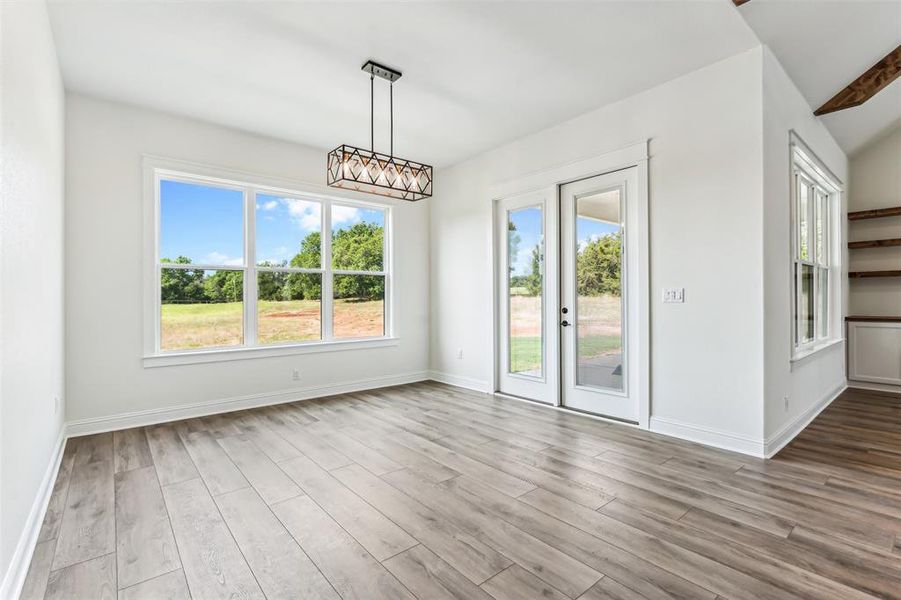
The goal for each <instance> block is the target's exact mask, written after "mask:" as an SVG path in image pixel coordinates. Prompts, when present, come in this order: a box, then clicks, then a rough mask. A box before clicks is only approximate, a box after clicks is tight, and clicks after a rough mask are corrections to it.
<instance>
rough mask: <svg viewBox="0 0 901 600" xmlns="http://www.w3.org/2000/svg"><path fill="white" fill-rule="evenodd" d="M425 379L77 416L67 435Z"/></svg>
mask: <svg viewBox="0 0 901 600" xmlns="http://www.w3.org/2000/svg"><path fill="white" fill-rule="evenodd" d="M427 379H429V373H427V372H426V371H419V372H415V373H406V374H403V375H388V376H384V377H371V378H369V379H358V380H355V381H346V382H342V383H336V384H331V385H323V386H315V387H301V388H293V389H288V390H280V391H276V392H267V393H263V394H250V395H247V396H234V397H232V398H224V399H221V400H212V401H208V402H196V403H194V404H182V405H180V406H173V407H166V408H153V409H150V410H141V411H135V412H129V413H122V414H118V415H111V416H106V417H96V418H89V419H79V420H77V421H71V422H69V425H68V435H69V437H76V436H80V435H91V434H94V433H103V432H105V431H116V430H119V429H130V428H132V427H145V426H147V425H155V424H157V423H167V422H169V421H179V420H181V419H190V418H193V417H202V416H205V415H212V414H218V413H226V412H232V411H235V410H244V409H247V408H256V407H258V406H271V405H274V404H283V403H285V402H294V401H297V400H309V399H311V398H321V397H324V396H333V395H335V394H348V393H351V392H361V391H364V390H372V389H376V388H380V387H388V386H392V385H401V384H404V383H414V382H417V381H425V380H427Z"/></svg>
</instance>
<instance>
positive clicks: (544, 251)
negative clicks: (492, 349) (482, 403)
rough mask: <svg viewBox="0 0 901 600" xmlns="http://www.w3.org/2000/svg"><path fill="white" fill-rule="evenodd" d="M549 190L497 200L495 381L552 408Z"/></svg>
mask: <svg viewBox="0 0 901 600" xmlns="http://www.w3.org/2000/svg"><path fill="white" fill-rule="evenodd" d="M555 196H556V194H554V190H544V191H539V192H533V193H528V194H523V195H520V196H514V197H511V198H506V199H504V200H500V201H498V202H497V203H496V205H495V209H496V211H497V212H496V214H495V227H496V232H495V239H496V240H497V250H498V251H497V256H498V259H499V260H498V265H497V278H498V281H497V292H498V294H497V298H498V306H497V315H498V321H497V322H498V332H497V334H498V335H497V348H498V361H497V381H498V390H499V391H501V392H504V393H506V394H510V395H513V396H519V397H522V398H528V399H531V400H537V401H539V402H544V403H547V404H557V396H558V389H559V364H560V363H559V359H558V356H557V339H556V338H557V294H558V283H557V281H556V268H555V265H556V262H557V246H556V244H557V234H556V231H557V203H556V197H555Z"/></svg>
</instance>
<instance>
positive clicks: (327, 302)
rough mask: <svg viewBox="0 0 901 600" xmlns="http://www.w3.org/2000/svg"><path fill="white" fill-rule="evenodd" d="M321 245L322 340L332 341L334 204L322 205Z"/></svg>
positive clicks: (325, 203) (333, 312) (324, 203)
mask: <svg viewBox="0 0 901 600" xmlns="http://www.w3.org/2000/svg"><path fill="white" fill-rule="evenodd" d="M321 241H322V244H320V246H321V248H322V256H321V259H320V260H322V285H321V290H322V300H321V302H320V310H321V311H322V339H323V340H331V339H333V337H334V324H333V319H334V314H335V311H334V297H333V296H334V295H333V293H332V203H331V202H323V203H322V234H321Z"/></svg>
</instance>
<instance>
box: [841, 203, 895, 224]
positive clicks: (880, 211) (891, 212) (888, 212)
mask: <svg viewBox="0 0 901 600" xmlns="http://www.w3.org/2000/svg"><path fill="white" fill-rule="evenodd" d="M899 216H901V206H892V207H890V208H874V209H872V210H858V211H856V212H849V213H848V220H849V221H860V220H862V219H879V218H881V217H899Z"/></svg>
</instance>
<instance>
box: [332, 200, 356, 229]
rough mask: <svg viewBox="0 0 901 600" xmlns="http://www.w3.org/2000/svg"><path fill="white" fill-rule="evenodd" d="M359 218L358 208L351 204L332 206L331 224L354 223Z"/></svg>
mask: <svg viewBox="0 0 901 600" xmlns="http://www.w3.org/2000/svg"><path fill="white" fill-rule="evenodd" d="M359 220H360V209H359V208H354V207H353V206H337V205H336V206H332V225H340V224H342V223H356V222H358V221H359Z"/></svg>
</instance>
